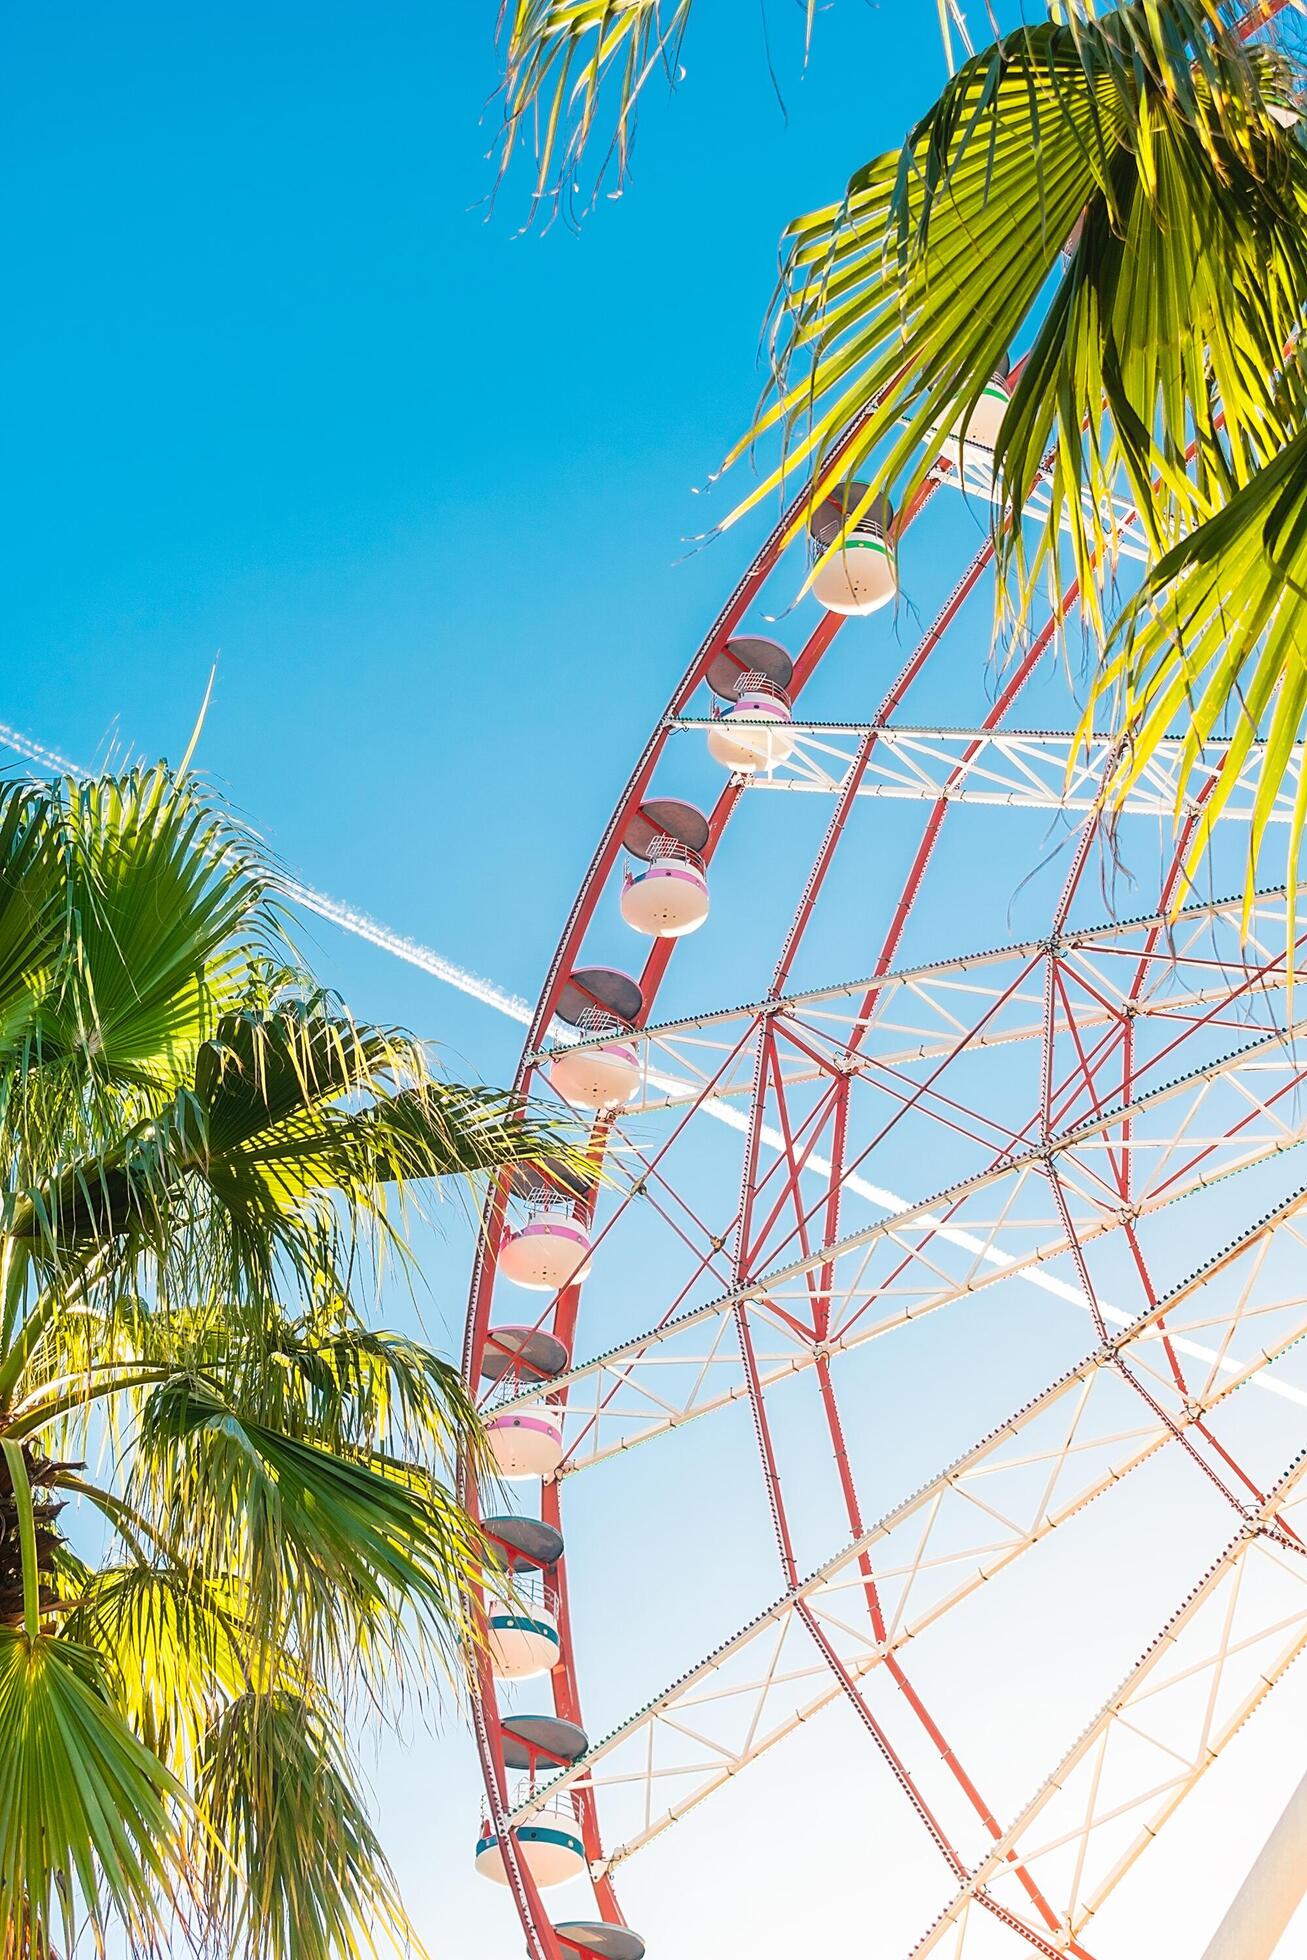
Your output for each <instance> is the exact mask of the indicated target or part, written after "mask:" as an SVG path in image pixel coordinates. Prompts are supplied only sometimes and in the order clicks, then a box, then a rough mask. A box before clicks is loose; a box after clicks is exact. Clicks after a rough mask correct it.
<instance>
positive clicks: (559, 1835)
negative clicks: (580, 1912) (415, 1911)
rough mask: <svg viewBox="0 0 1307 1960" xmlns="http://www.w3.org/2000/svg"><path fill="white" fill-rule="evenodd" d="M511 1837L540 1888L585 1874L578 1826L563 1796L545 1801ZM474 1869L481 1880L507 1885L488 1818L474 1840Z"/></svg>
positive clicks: (495, 1833) (569, 1803)
mask: <svg viewBox="0 0 1307 1960" xmlns="http://www.w3.org/2000/svg"><path fill="white" fill-rule="evenodd" d="M512 1836H513V1842H514V1844H515V1845H516V1846H517V1851H518V1855H519V1857H520V1858H521V1860H522V1862H523V1864H524V1865H525V1866H526V1868H527V1870H528V1871H529V1872H530V1874H531V1876H532V1878H533V1879H534V1880H535V1882H536V1884H537V1885H539V1886H540V1887H542V1888H547V1887H548V1886H551V1885H565V1884H566V1883H567V1881H568V1879H569V1878H579V1877H580V1875H581V1873H582V1872H583V1871H584V1870H585V1845H584V1842H583V1841H582V1837H581V1826H580V1824H579V1823H578V1821H577V1815H576V1810H575V1808H574V1806H573V1804H572V1800H571V1798H570V1796H569V1795H568V1794H567V1793H566V1792H563V1794H561V1795H560V1796H557V1797H547V1798H546V1799H545V1800H544V1802H543V1803H542V1804H541V1806H540V1808H539V1809H538V1810H536V1811H533V1813H532V1814H531V1816H530V1817H529V1818H528V1819H527V1821H526V1823H524V1824H519V1825H517V1827H516V1828H515V1830H514V1831H513V1833H512ZM476 1868H477V1870H478V1871H479V1872H480V1873H481V1875H482V1877H483V1878H489V1879H493V1880H494V1881H495V1882H496V1884H499V1885H507V1883H508V1872H507V1870H506V1869H505V1866H504V1859H503V1854H502V1853H501V1851H500V1849H499V1836H498V1833H497V1832H496V1830H495V1827H494V1825H493V1824H492V1823H491V1821H490V1819H489V1818H488V1817H487V1818H483V1820H482V1824H481V1835H480V1836H479V1837H478V1839H477V1850H476Z"/></svg>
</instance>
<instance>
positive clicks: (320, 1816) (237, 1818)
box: [195, 1690, 423, 1960]
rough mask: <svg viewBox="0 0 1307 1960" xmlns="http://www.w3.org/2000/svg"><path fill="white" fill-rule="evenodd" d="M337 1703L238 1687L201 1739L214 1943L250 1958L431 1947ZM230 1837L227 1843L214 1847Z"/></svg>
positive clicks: (203, 1855) (202, 1871)
mask: <svg viewBox="0 0 1307 1960" xmlns="http://www.w3.org/2000/svg"><path fill="white" fill-rule="evenodd" d="M338 1719H339V1718H338V1717H337V1716H335V1715H334V1714H333V1713H332V1711H331V1710H330V1709H323V1708H320V1707H318V1706H316V1705H313V1704H311V1703H309V1702H308V1701H306V1700H305V1699H304V1698H303V1697H301V1696H299V1695H295V1694H291V1693H288V1692H285V1691H281V1690H273V1691H269V1692H262V1693H255V1692H251V1693H248V1694H245V1695H242V1696H240V1697H239V1698H238V1699H237V1700H235V1701H233V1702H232V1703H231V1704H230V1706H229V1707H228V1708H226V1709H225V1710H224V1711H223V1713H222V1715H221V1716H220V1717H219V1719H218V1720H217V1721H216V1722H215V1723H214V1725H213V1727H212V1729H211V1730H210V1731H209V1734H208V1735H207V1736H206V1738H205V1741H204V1748H203V1755H202V1760H201V1765H200V1774H199V1779H198V1798H199V1804H200V1807H201V1811H202V1813H203V1815H204V1816H205V1818H206V1820H207V1823H208V1825H209V1830H208V1831H207V1832H205V1833H203V1834H200V1835H198V1836H197V1838H196V1844H195V1854H196V1863H197V1866H198V1869H199V1880H200V1886H201V1890H202V1896H203V1898H204V1902H205V1907H206V1917H207V1925H208V1941H207V1944H208V1946H209V1948H210V1949H211V1950H212V1951H213V1952H214V1953H215V1955H221V1956H222V1957H223V1960H225V1957H226V1955H228V1954H231V1953H241V1954H243V1955H246V1956H248V1960H354V1957H355V1956H359V1957H360V1960H361V1956H364V1955H370V1954H375V1953H377V1952H378V1951H379V1950H381V1949H382V1948H386V1949H390V1948H399V1949H401V1950H403V1951H405V1952H413V1953H416V1954H418V1955H420V1954H421V1953H422V1952H423V1948H422V1946H421V1943H420V1941H418V1939H417V1937H416V1934H415V1933H414V1930H413V1928H412V1926H411V1925H410V1924H409V1921H408V1918H407V1915H406V1914H405V1912H404V1909H403V1906H402V1904H401V1902H400V1898H399V1892H398V1888H397V1886H396V1884H395V1880H394V1875H393V1874H392V1872H391V1870H390V1867H389V1866H388V1864H387V1863H386V1860H385V1857H384V1855H383V1853H382V1850H381V1846H380V1844H379V1842H378V1840H377V1836H376V1833H375V1831H374V1830H373V1828H372V1826H371V1824H370V1823H369V1821H368V1817H367V1813H366V1811H365V1810H364V1808H363V1806H362V1804H361V1803H360V1802H359V1799H358V1797H357V1795H356V1793H355V1788H354V1784H355V1773H354V1771H353V1767H352V1765H351V1764H350V1762H349V1760H348V1757H347V1756H346V1754H345V1751H344V1748H343V1747H342V1744H341V1741H340V1739H339V1732H338V1730H336V1731H335V1732H333V1729H334V1728H335V1724H336V1723H337V1722H338ZM217 1846H221V1847H223V1851H222V1853H219V1852H218V1851H217V1850H216V1849H215V1847H217Z"/></svg>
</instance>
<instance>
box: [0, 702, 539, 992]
mask: <svg viewBox="0 0 1307 1960" xmlns="http://www.w3.org/2000/svg"><path fill="white" fill-rule="evenodd" d="M0 742H3V743H4V744H5V745H6V746H7V747H8V748H11V749H13V750H14V751H15V753H16V754H18V755H21V756H24V757H25V758H26V759H27V761H29V762H36V763H39V764H40V766H41V767H42V768H43V769H48V770H50V771H51V773H52V774H53V775H56V776H89V775H90V774H91V771H90V770H89V769H86V768H84V767H83V765H82V764H81V763H80V762H74V761H72V760H71V758H70V757H68V756H66V755H60V753H59V751H58V749H49V748H47V747H46V746H45V744H44V742H37V741H34V740H33V738H32V737H31V736H30V735H24V734H23V733H22V732H21V730H19V729H17V728H11V727H10V726H9V724H8V722H3V721H0ZM277 884H278V887H279V889H280V890H281V892H282V893H283V895H284V896H285V897H286V898H288V899H290V901H291V902H292V904H295V905H302V906H303V907H304V908H305V910H306V911H309V912H316V913H317V914H318V916H319V918H322V919H330V921H331V923H332V924H333V925H335V926H340V927H341V928H342V930H343V931H345V932H352V933H353V934H354V937H355V938H356V939H366V940H367V941H368V944H369V945H371V946H379V947H380V948H381V950H382V952H383V953H393V954H394V956H395V958H396V959H399V960H407V961H408V964H409V965H410V966H416V967H419V968H420V969H421V970H422V972H423V973H429V974H430V975H431V976H432V978H433V979H435V980H443V981H444V982H445V985H446V986H447V987H457V988H458V990H459V992H460V993H464V994H470V995H471V996H472V999H473V1000H479V1001H480V1002H481V1003H482V1004H483V1006H486V1007H492V1008H493V1009H494V1010H495V1012H496V1013H497V1014H506V1015H507V1016H508V1018H509V1019H510V1020H512V1021H520V1022H521V1023H522V1025H523V1027H529V1026H530V1025H531V1021H532V1018H533V1010H532V1008H531V1006H530V1003H529V1002H527V1001H525V1000H523V999H522V998H521V996H520V995H519V994H510V993H506V992H505V991H504V989H503V988H502V987H497V986H496V985H495V984H494V982H493V980H483V979H482V978H481V976H480V975H479V974H477V973H469V972H468V970H467V968H466V967H462V966H456V965H455V963H454V961H453V960H447V959H445V958H444V957H443V956H442V955H441V954H440V953H437V952H434V951H433V950H432V948H431V947H430V946H422V945H419V943H418V942H417V940H416V939H405V938H404V937H403V935H402V934H400V933H398V932H392V931H391V930H390V927H389V926H383V925H382V924H381V922H380V920H379V919H373V918H370V917H369V916H368V914H367V913H366V912H360V911H358V910H357V909H356V907H354V906H353V905H346V904H345V902H344V900H343V899H339V898H330V897H328V895H327V893H326V892H319V891H314V889H313V887H312V886H311V885H302V884H300V883H299V881H298V879H294V878H283V877H278V879H277Z"/></svg>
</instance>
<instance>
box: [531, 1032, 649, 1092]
mask: <svg viewBox="0 0 1307 1960" xmlns="http://www.w3.org/2000/svg"><path fill="white" fill-rule="evenodd" d="M549 1080H550V1081H551V1082H552V1083H553V1085H554V1087H555V1089H557V1091H558V1093H559V1095H560V1096H561V1097H562V1098H563V1100H564V1101H565V1102H569V1103H571V1105H572V1107H573V1108H574V1109H617V1108H620V1107H621V1105H622V1104H623V1103H628V1102H630V1100H631V1098H632V1096H633V1095H634V1094H635V1092H636V1090H637V1089H638V1088H639V1086H640V1054H639V1050H638V1049H637V1048H636V1046H635V1044H634V1042H631V1041H622V1040H620V1039H614V1040H610V1041H601V1042H597V1043H596V1044H595V1045H594V1047H586V1048H556V1049H555V1050H554V1052H553V1054H552V1055H551V1056H550V1058H549Z"/></svg>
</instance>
